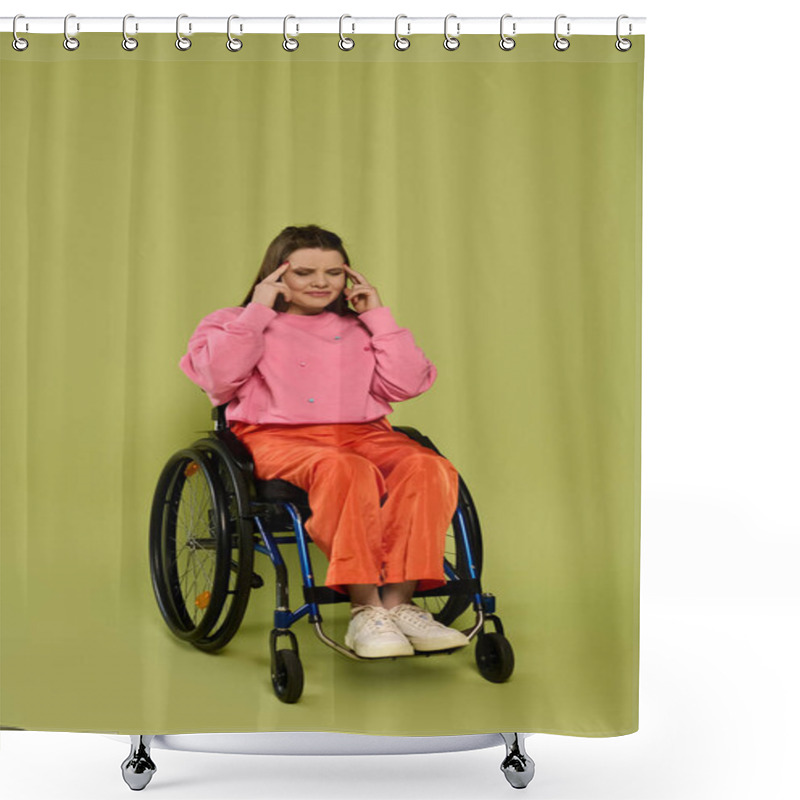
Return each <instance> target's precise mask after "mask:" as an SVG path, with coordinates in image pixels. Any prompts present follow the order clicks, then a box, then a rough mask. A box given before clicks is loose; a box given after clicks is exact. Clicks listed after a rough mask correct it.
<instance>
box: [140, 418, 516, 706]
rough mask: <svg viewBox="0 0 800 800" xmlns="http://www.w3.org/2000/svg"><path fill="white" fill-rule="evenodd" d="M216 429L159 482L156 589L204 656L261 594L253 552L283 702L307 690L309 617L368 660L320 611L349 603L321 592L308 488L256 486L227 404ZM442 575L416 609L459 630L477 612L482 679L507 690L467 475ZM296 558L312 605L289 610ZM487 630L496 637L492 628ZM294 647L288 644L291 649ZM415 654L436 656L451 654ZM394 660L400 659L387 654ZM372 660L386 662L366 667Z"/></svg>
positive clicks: (154, 523) (153, 520) (169, 618)
mask: <svg viewBox="0 0 800 800" xmlns="http://www.w3.org/2000/svg"><path fill="white" fill-rule="evenodd" d="M213 419H214V429H213V430H212V431H209V432H208V435H207V436H205V437H204V438H202V439H198V440H197V441H195V442H194V443H193V444H192V445H190V446H189V447H187V448H185V449H182V450H178V451H177V452H176V453H174V454H173V455H172V456H171V457H170V459H169V460H168V461H167V463H166V465H165V466H164V468H163V470H162V472H161V475H160V477H159V479H158V483H157V485H156V490H155V495H154V498H153V505H152V510H151V517H150V533H149V560H150V574H151V578H152V584H153V590H154V592H155V597H156V601H157V603H158V607H159V610H160V612H161V615H162V616H163V618H164V621H165V622H166V624H167V626H168V627H169V629H170V631H171V632H172V633H173V634H174V635H175V636H176V637H177V638H178V639H181V640H183V641H186V642H189V643H190V644H192V645H194V647H196V648H197V649H199V650H203V651H206V652H211V651H215V650H219V649H221V648H222V647H224V646H225V645H226V644H227V643H228V642H230V640H231V639H232V638H233V636H234V635H235V633H236V631H237V630H238V628H239V626H240V624H241V622H242V619H243V617H244V614H245V610H246V608H247V603H248V600H249V598H250V592H251V591H253V590H257V589H260V588H262V587H263V586H264V579H263V578H262V577H261V575H259V574H258V573H257V572H255V570H254V567H255V564H254V561H255V552H256V551H257V552H259V553H262V554H264V555H266V556H268V557H269V559H270V561H271V562H272V565H273V567H274V568H275V595H276V601H275V612H274V623H273V624H274V627H273V629H272V631H271V633H270V637H269V649H270V657H271V677H272V686H273V689H274V691H275V694H276V696H277V697H278V699H279V700H281V701H282V702H284V703H295V702H297V701H298V700H299V699H300V696H301V695H302V692H303V683H304V675H303V667H302V663H301V661H300V652H299V648H298V643H297V637H296V636H295V634H294V632H293V631H292V630H291V626H292V625H293V624H294V623H295V622H297V621H298V620H300V619H302V618H303V617H305V616H307V617H308V621H309V623H311V624H312V625H313V626H314V631H315V633H316V635H317V636H318V637H319V639H321V640H322V642H324V643H325V644H326V645H328V646H329V647H331V648H333V649H334V650H336V651H337V652H339V653H341V654H342V655H344V656H347V657H349V658H352V659H356V660H362V657H361V656H358V655H357V654H356V653H355V652H353V651H352V650H351V649H350V648H348V647H346V646H344V645H343V644H340V643H339V642H336V641H334V640H333V639H331V638H329V637H328V635H327V634H326V633H325V632H324V630H323V628H322V614H321V612H320V606H322V605H325V604H330V603H339V602H350V598H349V596H348V595H346V594H342V593H340V592H337V591H335V590H333V589H331V588H329V587H326V586H316V585H315V583H314V575H313V570H312V564H311V557H310V553H309V547H308V546H309V544H313V542H312V540H311V538H310V537H309V536H308V534H307V533H306V531H305V527H304V522H305V520H307V519H308V518H309V517H310V515H311V510H310V508H309V505H308V496H307V494H306V492H305V491H303V490H302V489H300V488H299V487H297V486H294V485H293V484H291V483H288V482H286V481H282V480H271V481H261V480H258V479H256V478H255V475H254V465H253V460H252V456H251V454H250V451H249V450H248V449H247V447H246V446H245V445H244V444H243V443H242V442H241V441H239V439H237V438H236V436H235V435H234V433H233V431H231V430H230V428H229V427H228V425H227V422H226V419H225V405H222V406H217V407H216V408H214V411H213ZM393 430H396V431H400V432H401V433H403V434H405V435H406V436H408V437H410V438H411V439H413V440H415V441H417V442H419V443H420V444H421V445H423V446H424V447H428V448H430V449H431V450H433V451H434V452H436V453H437V454H439V455H441V453H439V451H438V450H437V449H436V447H435V446H434V444H433V442H431V440H430V439H429V438H427V437H426V436H423V435H422V434H421V433H420V432H419V431H418V430H416V429H415V428H411V427H406V426H400V427H394V426H393ZM446 536H447V539H446V546H445V558H444V572H445V577H446V579H447V582H446V584H445V585H444V586H441V587H439V588H436V589H429V590H425V591H418V592H415V594H414V597H415V598H419V601H420V602H419V603H418V605H421V606H422V607H423V608H425V610H427V611H429V612H431V613H432V614H433V616H434V619H436V620H437V621H439V622H441V623H442V624H444V625H448V626H449V625H450V624H451V623H452V622H454V621H455V620H456V619H457V618H458V617H459V616H461V614H462V613H464V612H465V611H466V610H467V609H468V608H469V606H470V605H472V607H473V609H474V611H475V622H474V624H473V625H472V626H471V627H469V628H467V629H465V630H464V634H465V635H466V636H467V638H468V639H469V640H470V641H471V640H472V639H473V638H475V637H477V642H476V646H475V660H476V663H477V667H478V671H479V672H480V674H481V675H482V676H483V677H484V678H485V679H486V680H489V681H492V682H494V683H502V682H504V681H506V680H508V679H509V677H510V676H511V674H512V672H513V671H514V651H513V649H512V647H511V644H510V643H509V641H508V639H507V638H506V637H505V634H504V631H503V625H502V623H501V621H500V619H499V618H498V617H497V615H496V614H495V613H494V612H495V597H494V595H492V594H490V593H484V592H483V591H482V589H481V583H480V574H481V569H482V565H483V548H482V541H481V530H480V524H479V522H478V515H477V512H476V511H475V506H474V504H473V502H472V497H471V496H470V493H469V491H468V490H467V487H466V485H465V484H464V482H463V480H462V479H461V477H459V487H458V505H457V507H456V511H455V513H454V515H453V520H452V525H451V526H450V528H449V530H448V531H447V534H446ZM287 544H288V545H294V546H296V547H297V549H298V556H299V564H300V566H301V569H302V576H301V579H302V590H303V598H304V600H305V603H304V604H303V605H302V606H301V607H300V608H298V609H297V610H296V611H292V610H291V607H290V602H289V580H288V571H287V568H286V563H285V561H284V559H283V557H282V555H281V552H280V546H281V545H287ZM487 622H491V623H492V625H493V626H494V632H487V631H485V630H484V627H485V626H486V623H487ZM287 644H288V647H286V646H284V645H287ZM457 649H461V648H453V649H450V650H440V651H435V652H431V653H416V654H415V655H425V656H435V655H441V654H449V653H452V652H454V650H457ZM389 657H390V658H392V656H389ZM364 660H368V661H375V660H378V659H374V658H370V659H364Z"/></svg>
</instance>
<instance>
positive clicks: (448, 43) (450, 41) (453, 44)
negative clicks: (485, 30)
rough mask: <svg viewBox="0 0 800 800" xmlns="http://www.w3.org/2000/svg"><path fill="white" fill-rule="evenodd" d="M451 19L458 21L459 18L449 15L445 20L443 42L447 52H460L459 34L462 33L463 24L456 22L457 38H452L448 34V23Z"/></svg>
mask: <svg viewBox="0 0 800 800" xmlns="http://www.w3.org/2000/svg"><path fill="white" fill-rule="evenodd" d="M451 17H455V18H456V19H458V16H457V15H456V14H448V15H447V16H446V17H445V18H444V42H443V44H444V49H445V50H458V46H459V45H460V44H461V42H460V41H459V40H458V34H459V33H460V32H461V23H460V22H456V35H455V36H451V35H450V34H449V33H448V32H447V22H448V20H449V19H450V18H451Z"/></svg>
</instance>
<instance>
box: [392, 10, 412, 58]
mask: <svg viewBox="0 0 800 800" xmlns="http://www.w3.org/2000/svg"><path fill="white" fill-rule="evenodd" d="M401 19H408V17H407V16H406V15H405V14H398V15H397V16H396V17H395V18H394V49H395V50H408V48H409V47H411V39H405V38H404V37H402V36H401V35H400V33H399V32H398V30H397V29H398V26H399V24H400V20H401ZM406 24H407V25H408V35H409V36H410V35H411V23H410V22H409V23H406Z"/></svg>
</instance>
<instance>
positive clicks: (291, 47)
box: [283, 14, 300, 52]
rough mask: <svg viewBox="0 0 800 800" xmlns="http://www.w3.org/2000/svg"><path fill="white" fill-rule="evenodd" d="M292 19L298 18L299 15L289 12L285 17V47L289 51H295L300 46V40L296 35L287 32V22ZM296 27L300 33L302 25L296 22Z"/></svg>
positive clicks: (296, 31)
mask: <svg viewBox="0 0 800 800" xmlns="http://www.w3.org/2000/svg"><path fill="white" fill-rule="evenodd" d="M290 19H297V17H295V16H293V15H292V14H287V15H286V16H285V17H284V18H283V49H284V50H288V51H289V52H294V51H295V50H297V48H298V47H300V40H299V39H296V38H295V37H294V36H289V34H288V33H287V32H286V23H287V22H288V21H289V20H290ZM295 28H296V30H295V33H298V32H299V31H300V26H299V25H298V24H297V23H295Z"/></svg>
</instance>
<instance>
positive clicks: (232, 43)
mask: <svg viewBox="0 0 800 800" xmlns="http://www.w3.org/2000/svg"><path fill="white" fill-rule="evenodd" d="M234 19H239V16H238V14H231V15H230V16H229V17H228V41H227V42H225V47H227V48H228V50H230V51H231V53H238V52H239V51H240V50H241V49H242V48H243V47H244V42H243V41H242V40H241V39H237V38H236V37H235V36H232V35H231V20H234Z"/></svg>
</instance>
